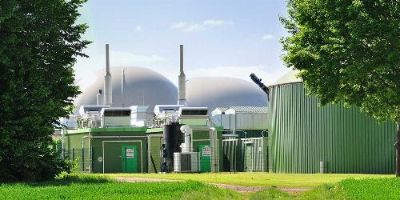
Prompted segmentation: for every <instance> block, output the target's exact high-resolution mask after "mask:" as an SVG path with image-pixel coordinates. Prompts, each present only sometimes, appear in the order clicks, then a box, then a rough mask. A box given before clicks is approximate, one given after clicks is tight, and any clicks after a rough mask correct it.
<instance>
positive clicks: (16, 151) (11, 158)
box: [0, 0, 89, 182]
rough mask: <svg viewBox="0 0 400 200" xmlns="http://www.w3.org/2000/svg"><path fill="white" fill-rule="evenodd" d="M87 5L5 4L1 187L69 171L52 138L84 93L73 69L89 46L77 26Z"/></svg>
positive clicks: (1, 4) (1, 11)
mask: <svg viewBox="0 0 400 200" xmlns="http://www.w3.org/2000/svg"><path fill="white" fill-rule="evenodd" d="M83 3H84V0H70V1H65V0H35V1H26V0H7V1H0V37H1V39H0V119H1V120H0V136H1V137H0V174H1V176H0V182H1V181H18V180H47V179H51V178H54V177H55V175H56V174H58V173H60V172H61V171H63V170H68V165H66V164H65V163H64V161H62V160H61V159H58V155H57V153H56V152H55V149H54V148H49V147H51V146H52V138H51V137H50V135H51V134H52V133H53V125H54V124H57V120H58V118H59V117H63V116H67V115H68V110H66V109H64V108H67V107H69V106H71V105H72V103H73V98H74V97H76V95H78V94H79V90H78V87H77V86H75V85H74V73H73V68H72V65H73V64H74V63H75V61H76V57H77V56H85V55H84V54H83V53H82V50H83V49H84V48H85V47H86V46H87V45H88V44H89V42H88V41H85V40H82V39H81V36H82V34H83V33H84V32H85V30H86V28H87V27H86V25H84V24H76V20H77V18H78V17H79V13H78V11H77V10H78V8H79V7H80V6H81V5H82V4H83Z"/></svg>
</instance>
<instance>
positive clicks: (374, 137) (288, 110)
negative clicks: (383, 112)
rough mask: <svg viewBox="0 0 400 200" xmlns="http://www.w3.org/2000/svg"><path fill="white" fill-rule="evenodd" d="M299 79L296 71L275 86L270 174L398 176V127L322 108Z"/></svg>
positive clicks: (342, 108)
mask: <svg viewBox="0 0 400 200" xmlns="http://www.w3.org/2000/svg"><path fill="white" fill-rule="evenodd" d="M296 74H297V72H296V71H291V72H289V73H288V74H287V75H285V76H284V77H282V78H281V79H280V80H279V81H278V82H277V83H276V84H275V85H273V86H270V90H271V94H270V101H269V102H270V103H269V109H270V111H269V113H270V117H269V125H270V133H271V149H270V152H271V153H270V158H269V159H270V161H271V162H270V164H271V165H270V168H271V170H272V171H273V172H282V173H284V172H287V173H317V172H320V171H323V172H328V173H393V172H394V169H395V151H394V147H393V145H394V143H395V141H396V127H395V124H394V123H390V122H379V121H377V120H375V119H373V118H371V117H369V116H367V115H366V114H365V113H362V112H360V109H359V108H357V107H354V106H353V107H349V108H347V107H345V106H343V105H342V104H328V105H326V106H320V101H319V99H318V98H316V97H314V96H309V95H307V92H306V89H305V87H304V85H303V82H302V80H301V79H299V78H297V76H296ZM321 166H323V168H324V169H321V168H320V167H321Z"/></svg>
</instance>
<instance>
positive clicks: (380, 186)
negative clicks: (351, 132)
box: [0, 173, 400, 200]
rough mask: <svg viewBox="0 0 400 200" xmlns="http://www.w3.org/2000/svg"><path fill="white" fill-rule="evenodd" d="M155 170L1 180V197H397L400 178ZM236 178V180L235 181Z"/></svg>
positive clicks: (258, 199) (252, 199)
mask: <svg viewBox="0 0 400 200" xmlns="http://www.w3.org/2000/svg"><path fill="white" fill-rule="evenodd" d="M155 175H156V174H154V175H151V174H135V175H131V174H130V175H128V174H111V175H100V174H74V175H64V176H62V177H60V178H58V179H57V180H55V181H52V182H43V183H13V184H0V199H189V200H192V199H199V200H203V199H204V200H208V199H229V200H236V199H237V200H244V199H250V200H261V199H300V200H306V199H311V200H314V199H316V200H317V199H324V200H325V199H371V200H372V199H374V200H375V199H382V200H386V199H400V190H399V188H400V179H398V178H393V176H392V175H390V176H389V175H335V174H327V175H322V174H314V175H311V174H308V175H305V174H296V175H289V174H268V173H237V174H229V173H223V174H162V175H158V176H155ZM246 175H247V176H248V177H247V176H246ZM213 176H214V177H213ZM114 177H140V178H146V177H151V178H158V179H160V178H169V179H175V180H178V179H179V180H183V181H178V182H141V183H129V182H116V181H115V179H114ZM240 178H241V180H237V179H240ZM194 180H195V181H194ZM215 180H218V181H219V183H225V184H226V182H224V181H231V182H229V184H234V183H239V182H240V185H246V186H249V185H251V186H269V187H266V189H265V190H263V191H259V192H255V193H246V194H240V193H238V192H235V191H231V190H225V189H220V188H217V187H215V186H212V185H209V184H206V183H215V182H216V181H215ZM301 181H305V182H304V183H306V186H307V187H312V188H313V189H312V190H309V191H306V192H303V193H296V194H289V193H286V192H282V191H281V190H280V188H281V187H294V188H301V187H299V186H304V185H301V184H300V183H301ZM232 182H233V183H232ZM259 183H261V184H259ZM272 183H273V184H272ZM272 185H274V186H272Z"/></svg>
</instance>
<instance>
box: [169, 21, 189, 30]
mask: <svg viewBox="0 0 400 200" xmlns="http://www.w3.org/2000/svg"><path fill="white" fill-rule="evenodd" d="M185 26H186V24H185V22H177V23H174V24H172V25H171V28H172V29H182V28H185Z"/></svg>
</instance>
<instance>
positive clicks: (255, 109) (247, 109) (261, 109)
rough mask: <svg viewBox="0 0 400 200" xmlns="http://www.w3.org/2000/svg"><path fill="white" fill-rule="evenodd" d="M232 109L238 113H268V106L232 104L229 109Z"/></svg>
mask: <svg viewBox="0 0 400 200" xmlns="http://www.w3.org/2000/svg"><path fill="white" fill-rule="evenodd" d="M231 109H232V110H234V111H235V112H236V113H239V112H241V113H268V107H267V106H232V107H230V108H229V110H231Z"/></svg>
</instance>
